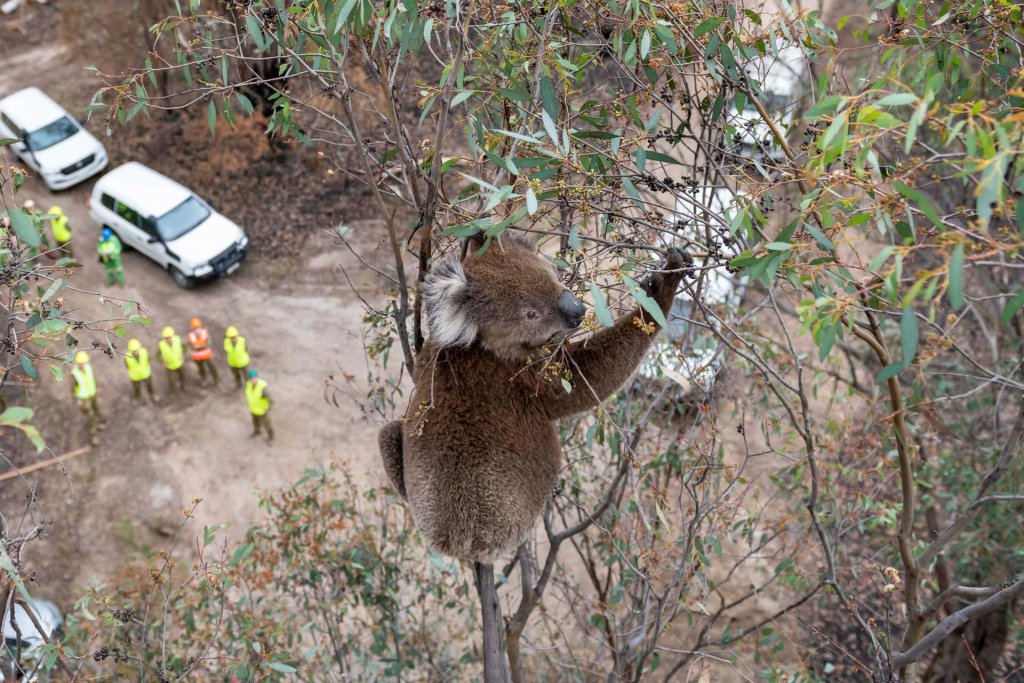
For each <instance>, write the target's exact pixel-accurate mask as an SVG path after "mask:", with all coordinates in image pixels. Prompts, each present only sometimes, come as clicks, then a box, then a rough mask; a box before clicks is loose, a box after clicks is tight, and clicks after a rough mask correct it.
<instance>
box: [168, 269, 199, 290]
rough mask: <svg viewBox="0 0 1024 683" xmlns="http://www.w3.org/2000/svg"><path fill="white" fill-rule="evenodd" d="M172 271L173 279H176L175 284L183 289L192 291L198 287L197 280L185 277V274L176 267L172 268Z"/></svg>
mask: <svg viewBox="0 0 1024 683" xmlns="http://www.w3.org/2000/svg"><path fill="white" fill-rule="evenodd" d="M170 271H171V277H172V278H174V282H175V284H177V285H178V286H179V287H181V288H182V289H192V288H193V287H195V286H196V280H195V278H192V277H189V276H188V275H185V273H183V272H181V271H180V270H178V269H177V268H175V267H174V266H171V267H170Z"/></svg>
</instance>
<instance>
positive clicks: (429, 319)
mask: <svg viewBox="0 0 1024 683" xmlns="http://www.w3.org/2000/svg"><path fill="white" fill-rule="evenodd" d="M422 296H423V316H424V320H425V322H426V325H427V331H428V332H429V333H430V338H431V339H432V340H433V341H434V343H436V344H437V345H438V346H440V347H442V348H443V347H446V346H469V345H470V344H472V343H473V340H474V339H476V335H477V332H478V331H479V330H478V327H477V325H476V323H474V322H473V321H472V320H470V317H469V307H468V306H467V304H468V303H469V280H468V279H467V277H466V271H465V270H464V269H463V267H462V261H461V260H460V259H459V258H458V257H457V256H449V257H448V258H445V259H444V260H442V261H438V262H437V263H435V264H434V266H433V268H431V270H430V272H429V273H428V274H427V277H426V278H425V279H424V280H423V292H422Z"/></svg>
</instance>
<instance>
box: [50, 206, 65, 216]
mask: <svg viewBox="0 0 1024 683" xmlns="http://www.w3.org/2000/svg"><path fill="white" fill-rule="evenodd" d="M46 213H48V214H50V215H51V216H63V215H64V211H62V210H61V208H60V207H59V206H51V207H50V210H49V211H47V212H46Z"/></svg>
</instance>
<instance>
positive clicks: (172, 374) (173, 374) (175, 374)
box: [165, 365, 185, 391]
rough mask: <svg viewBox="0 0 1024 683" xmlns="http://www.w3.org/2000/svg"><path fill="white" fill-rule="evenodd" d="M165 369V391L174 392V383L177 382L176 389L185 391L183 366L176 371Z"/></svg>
mask: <svg viewBox="0 0 1024 683" xmlns="http://www.w3.org/2000/svg"><path fill="white" fill-rule="evenodd" d="M165 369H166V370H167V390H168V391H174V383H175V382H177V383H178V388H179V389H180V390H182V391H185V366H184V365H182V366H181V367H180V368H178V369H177V370H171V369H169V368H165Z"/></svg>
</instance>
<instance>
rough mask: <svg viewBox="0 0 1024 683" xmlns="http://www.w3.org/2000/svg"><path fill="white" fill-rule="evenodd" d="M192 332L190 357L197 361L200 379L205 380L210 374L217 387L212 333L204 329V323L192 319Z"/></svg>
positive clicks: (189, 343) (189, 340) (189, 338)
mask: <svg viewBox="0 0 1024 683" xmlns="http://www.w3.org/2000/svg"><path fill="white" fill-rule="evenodd" d="M189 327H191V328H192V331H191V332H189V333H188V345H189V346H190V347H191V350H190V351H189V355H190V356H192V360H193V361H195V364H196V369H198V370H199V379H200V380H205V379H206V373H207V372H209V373H210V379H211V380H212V381H213V384H214V386H216V385H217V380H218V377H217V366H216V365H214V364H213V349H212V348H210V333H209V332H208V331H207V330H206V328H205V327H203V321H202V320H200V319H199V318H192V321H191V322H190V323H189Z"/></svg>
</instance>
